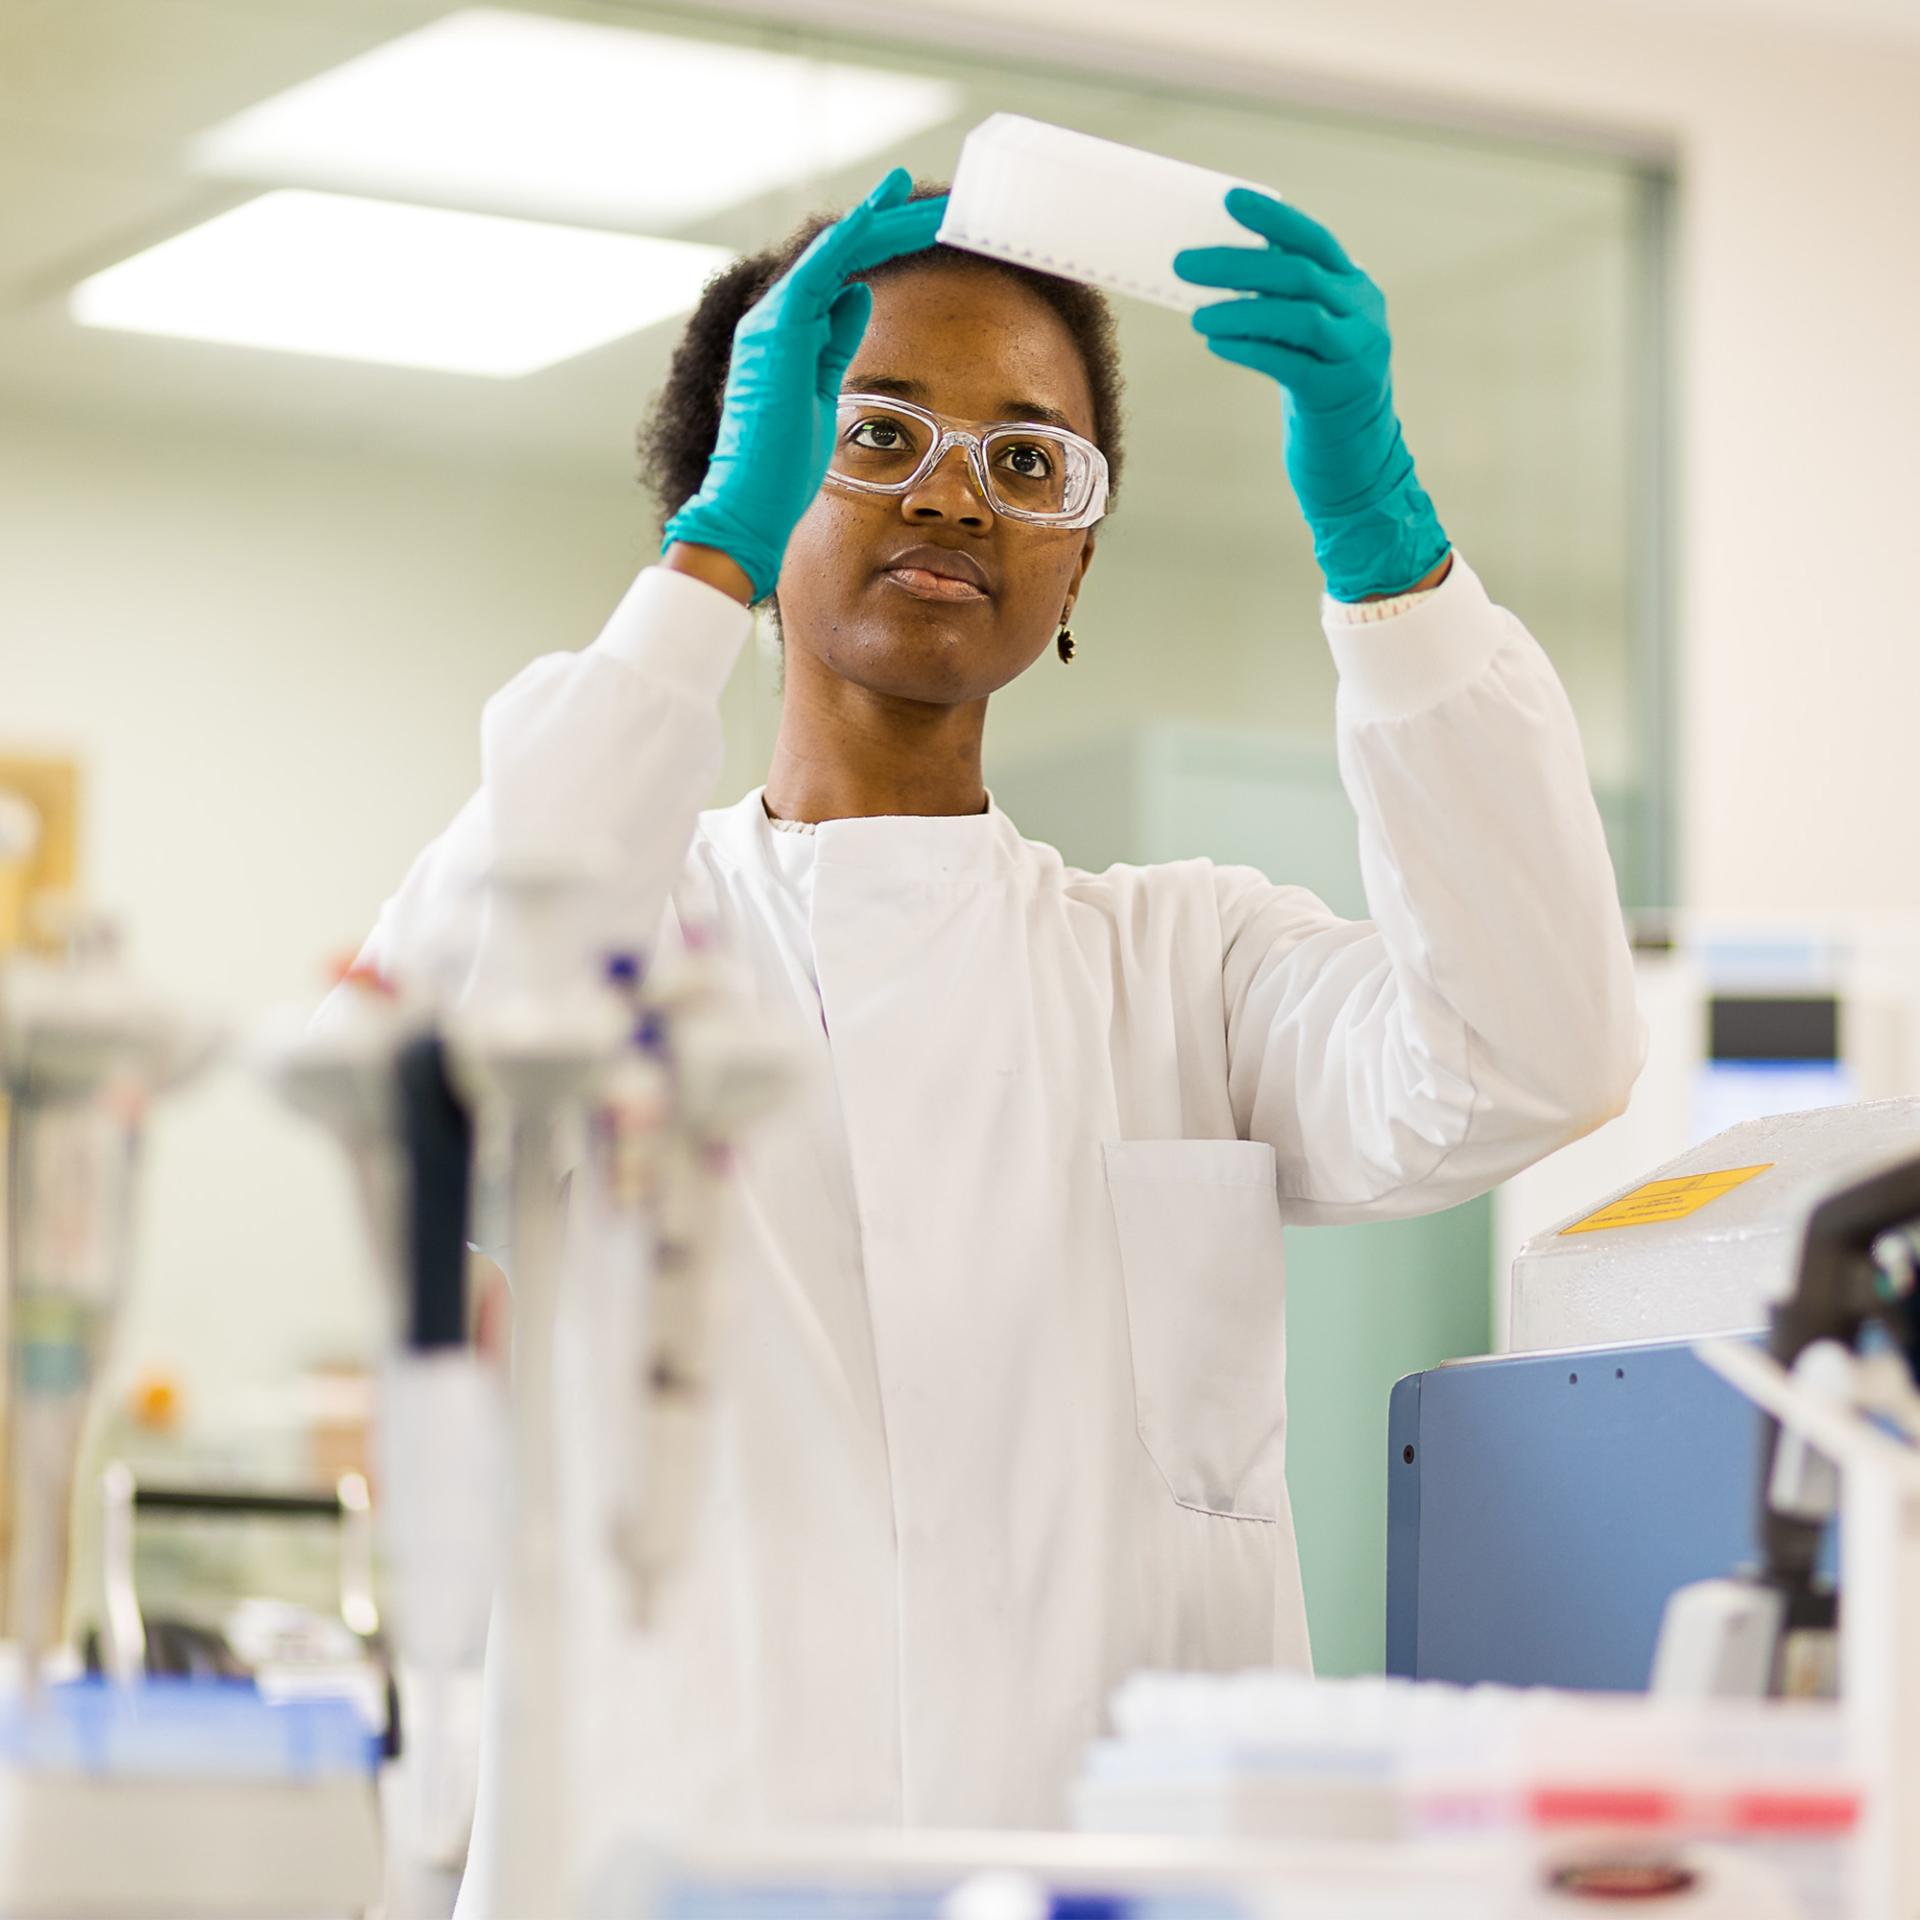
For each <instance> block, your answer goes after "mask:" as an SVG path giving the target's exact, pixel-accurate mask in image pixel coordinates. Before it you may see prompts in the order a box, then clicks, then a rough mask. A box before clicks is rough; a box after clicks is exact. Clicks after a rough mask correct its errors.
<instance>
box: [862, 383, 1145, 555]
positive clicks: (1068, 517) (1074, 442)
mask: <svg viewBox="0 0 1920 1920" xmlns="http://www.w3.org/2000/svg"><path fill="white" fill-rule="evenodd" d="M874 412H881V413H891V414H902V415H905V416H906V417H907V418H908V419H911V420H915V421H918V422H919V423H920V424H921V425H922V426H923V427H924V428H925V429H926V431H927V448H926V451H925V452H924V453H923V454H922V455H921V457H920V459H919V462H918V463H917V464H916V466H915V467H914V469H913V471H912V472H911V473H909V474H907V475H906V476H905V477H904V478H902V479H897V480H878V479H873V478H863V477H861V476H858V475H855V474H850V473H847V472H845V471H843V470H842V469H841V467H840V466H839V465H838V464H837V463H838V462H839V461H840V460H841V458H842V457H843V455H844V453H845V449H846V446H847V439H846V436H847V434H848V432H849V431H850V430H851V428H852V427H854V426H856V425H858V424H860V422H861V420H862V418H863V416H866V415H868V414H870V413H874ZM1009 441H1015V442H1021V441H1024V442H1033V441H1039V442H1041V443H1043V444H1045V445H1046V446H1049V447H1052V448H1054V449H1056V450H1057V457H1058V458H1059V460H1060V462H1061V467H1062V471H1063V472H1064V473H1065V475H1066V476H1067V481H1066V485H1067V487H1068V488H1069V490H1070V491H1069V496H1068V497H1069V504H1068V505H1066V506H1063V507H1061V508H1060V509H1057V510H1053V511H1044V510H1036V509H1034V508H1032V507H1028V506H1022V505H1020V504H1018V503H1017V502H1015V501H1012V500H1009V499H1007V498H1006V496H1005V493H1004V492H1003V490H1002V489H1001V488H1000V487H999V486H998V485H996V484H995V480H994V470H993V467H992V465H991V464H990V459H989V451H988V450H989V448H992V447H997V446H1000V445H1003V444H1005V443H1007V442H1009ZM956 446H957V447H964V448H965V449H966V454H967V468H968V471H969V472H970V473H971V475H972V477H973V484H974V490H975V491H976V492H977V493H978V494H979V495H980V497H981V498H982V499H983V500H985V501H986V502H987V504H988V505H989V506H990V507H991V508H992V509H993V511H994V512H995V513H997V514H1000V515H1003V516H1004V517H1005V518H1007V519H1009V520H1020V521H1025V522H1026V523H1028V524H1029V525H1032V526H1046V527H1069V528H1070V527H1090V526H1092V525H1093V523H1094V522H1095V521H1096V520H1098V519H1099V518H1100V517H1101V516H1102V515H1103V514H1104V513H1105V512H1106V510H1107V457H1106V455H1105V454H1103V453H1102V452H1101V451H1100V449H1099V448H1098V447H1096V446H1095V445H1094V444H1093V442H1092V441H1090V440H1085V439H1082V438H1081V436H1080V435H1079V434H1077V433H1073V432H1071V431H1069V430H1068V429H1067V428H1065V427H1054V426H1044V425H1042V424H1041V423H1040V422H1038V421H1026V420H996V421H992V422H989V423H982V422H979V421H962V420H956V419H955V418H954V417H953V416H952V415H951V414H944V413H935V412H934V411H933V410H932V409H931V408H928V407H922V406H916V405H915V404H914V403H913V402H912V401H911V400H902V399H899V398H898V397H896V396H895V395H893V394H890V393H843V394H842V395H841V396H840V404H839V410H838V413H837V415H836V418H835V423H834V450H833V460H834V462H835V464H831V465H829V467H828V469H827V482H828V484H829V485H832V486H837V487H843V488H845V489H846V490H848V491H849V492H853V493H879V494H896V495H897V494H903V493H909V492H911V491H912V490H913V489H914V488H915V487H917V486H919V485H921V484H922V483H923V482H924V481H925V480H926V478H927V476H928V475H929V474H931V473H932V472H933V471H934V469H935V468H937V467H938V466H939V464H940V462H941V461H942V460H944V459H945V458H946V457H947V452H948V450H949V449H950V448H952V447H956ZM1082 489H1084V491H1085V494H1086V497H1085V499H1084V500H1078V501H1074V500H1073V499H1072V494H1073V493H1074V492H1078V491H1080V490H1082Z"/></svg>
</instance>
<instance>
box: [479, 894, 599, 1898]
mask: <svg viewBox="0 0 1920 1920" xmlns="http://www.w3.org/2000/svg"><path fill="white" fill-rule="evenodd" d="M597 877H598V876H597V875H596V874H594V873H590V872H586V871H583V869H582V868H581V867H580V866H579V865H578V864H571V865H570V864H568V863H566V862H559V861H556V862H543V861H537V860H529V861H526V862H522V863H519V864H516V865H507V864H504V863H503V864H501V865H499V866H497V867H496V868H495V870H494V871H493V873H492V874H491V875H490V876H489V896H488V903H487V910H488V915H489V931H490V935H491V938H492V942H493V946H492V960H493V964H492V965H491V966H490V967H489V968H488V970H487V971H486V972H485V973H484V974H482V975H481V977H480V984H479V985H477V986H476V989H475V992H474V994H473V995H472V997H471V998H470V999H469V1001H468V1002H467V1004H466V1005H465V1006H464V1007H462V1008H461V1010H460V1011H459V1012H457V1013H456V1014H454V1015H453V1016H452V1017H451V1019H450V1021H449V1025H448V1037H449V1042H450V1051H451V1057H452V1060H453V1063H454V1070H455V1077H456V1081H457V1083H458V1084H459V1085H460V1086H461V1087H462V1089H463V1091H464V1092H465V1093H466V1094H467V1096H468V1097H469V1098H470V1099H471V1100H472V1102H473V1103H474V1104H475V1106H476V1107H477V1110H478V1113H479V1116H480V1133H481V1142H482V1154H483V1161H484V1162H485V1163H486V1164H489V1165H491V1166H492V1167H493V1168H495V1169H497V1172H498V1177H499V1178H500V1180H501V1182H502V1184H503V1186H504V1189H505V1193H506V1203H507V1255H506V1260H505V1262H504V1264H505V1267H506V1272H507V1278H508V1280H509V1282H510V1283H511V1285H512V1287H513V1372H512V1389H511V1395H510V1409H511V1410H510V1414H509V1435H510V1440H509V1467H508V1473H507V1488H508V1515H509V1519H508V1529H509V1539H510V1542H511V1551H510V1553H509V1555H508V1556H507V1561H506V1566H505V1569H504V1577H503V1580H502V1587H501V1594H500V1614H501V1630H502V1635H503V1639H504V1640H505V1641H506V1643H507V1644H508V1645H510V1646H511V1647H512V1649H513V1653H512V1657H511V1658H509V1659H508V1660H507V1661H506V1662H505V1663H504V1665H503V1668H502V1673H501V1679H502V1687H501V1691H500V1697H499V1699H498V1701H497V1703H496V1711H497V1715H498V1718H497V1721H496V1724H495V1725H494V1727H493V1729H492V1737H493V1739H494V1740H495V1742H496V1743H497V1750H498V1752H499V1754H500V1758H501V1787H500V1808H501V1832H500V1854H499V1878H498V1894H497V1902H496V1904H497V1907H498V1910H499V1911H500V1912H502V1913H511V1914H520V1913H527V1914H533V1913H539V1914H554V1915H563V1914H566V1913H568V1912H570V1911H572V1907H573V1899H574V1872H575V1859H574V1849H573V1846H572V1837H571V1813H572V1808H571V1804H570V1799H569V1793H568V1782H567V1752H566V1748H567V1711H566V1710H567V1700H568V1694H569V1685H570V1681H569V1676H568V1674H567V1671H566V1663H565V1658H564V1645H563V1640H562V1634H561V1574H560V1536H559V1524H558V1506H559V1498H560V1463H559V1458H558V1444H557V1443H558V1424H559V1423H558V1420H557V1417H556V1407H555V1381H554V1362H555V1316H556V1312H557V1308H558V1297H559V1289H560V1282H561V1270H562V1264H563V1245H562V1242H563V1201H562V1194H561V1186H560V1182H561V1177H562V1172H563V1169H564V1166H565V1164H566V1163H567V1162H568V1161H570V1160H572V1159H574V1158H576V1157H577V1155H576V1152H575V1151H574V1150H575V1149H576V1148H577V1145H578V1142H579V1139H580V1133H581V1129H582V1128H583V1126H584V1123H585V1117H586V1112H587V1107H588V1103H589V1100H590V1099H591V1098H592V1097H593V1096H594V1095H595V1094H596V1092H597V1090H598V1088H599V1086H600V1084H601V1082H602V1080H603V1078H604V1076H605V1075H606V1074H607V1072H608V1070H609V1068H610V1067H611V1066H612V1064H613V1063H614V1062H615V1061H616V1060H617V1059H618V1058H619V1056H620V1053H621V1051H622V1049H623V1048H624V1047H625V1046H626V1044H627V1041H628V1026H629V1015H628V1010H627V1008H626V1006H625V1005H624V1004H623V1002H622V1000H621V998H620V996H619V995H618V994H616V993H615V992H613V991H612V990H611V989H610V988H609V987H608V986H607V985H606V984H605V983H604V982H603V981H602V979H601V977H600V974H599V970H598V968H597V966H596V965H595V964H594V961H593V959H592V956H591V951H590V948H589V947H587V946H586V945H585V944H584V943H583V942H582V940H581V939H580V938H579V937H578V929H579V913H580V908H581V906H582V902H583V896H584V894H585V890H586V888H587V886H588V885H590V884H591V882H592V881H593V880H594V879H596V878H597Z"/></svg>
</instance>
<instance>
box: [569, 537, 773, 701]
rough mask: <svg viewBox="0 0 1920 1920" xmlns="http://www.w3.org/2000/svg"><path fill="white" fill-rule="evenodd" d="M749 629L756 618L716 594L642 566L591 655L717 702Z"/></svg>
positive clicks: (668, 571)
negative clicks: (622, 663)
mask: <svg viewBox="0 0 1920 1920" xmlns="http://www.w3.org/2000/svg"><path fill="white" fill-rule="evenodd" d="M752 628H753V615H752V614H751V613H750V612H749V611H748V610H747V609H746V608H745V607H743V606H742V605H741V604H740V603H739V601H737V600H735V599H734V598H733V597H732V596H731V595H730V594H725V593H722V592H721V591H720V589H719V588H718V587H712V586H709V585H708V584H707V583H706V582H705V581H704V580H696V579H694V577H693V576H692V575H691V574H687V573H676V572H675V571H674V570H673V569H672V568H671V567H645V568H642V569H641V571H640V574H639V576H638V577H637V578H636V579H635V581H634V583H633V585H632V586H630V587H629V588H628V589H627V591H626V594H625V596H624V597H623V598H622V600H621V602H620V604H619V605H618V606H617V607H615V608H614V610H613V616H612V618H611V619H609V620H608V622H607V624H606V626H605V627H604V628H603V629H602V630H601V633H600V637H599V638H598V639H597V640H596V641H594V643H593V645H592V646H591V647H589V648H588V649H587V651H588V652H589V653H593V654H598V655H600V656H601V657H602V658H604V659H611V660H619V661H622V662H624V663H625V664H626V665H627V666H630V667H637V668H639V669H640V670H641V671H642V672H643V673H645V674H647V675H648V676H649V677H650V678H652V679H655V680H664V681H666V682H667V683H668V684H669V685H671V686H673V687H675V688H677V689H679V690H680V691H682V692H684V693H686V694H688V695H690V696H691V697H692V698H693V699H695V700H699V701H709V702H710V701H716V700H718V699H719V698H720V690H721V688H723V687H724V686H725V685H726V684H727V676H728V675H729V674H731V673H732V672H733V663H734V662H735V661H736V660H737V659H738V658H739V657H740V649H741V647H742V646H743V645H744V644H745V642H746V638H747V635H748V633H749V632H750V631H751V630H752Z"/></svg>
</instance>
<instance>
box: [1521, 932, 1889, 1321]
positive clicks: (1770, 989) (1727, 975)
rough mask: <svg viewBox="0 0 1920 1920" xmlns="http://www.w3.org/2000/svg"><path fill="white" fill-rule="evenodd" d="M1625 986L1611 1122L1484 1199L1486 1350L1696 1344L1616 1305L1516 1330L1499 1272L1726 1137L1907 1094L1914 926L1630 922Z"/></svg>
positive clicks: (1533, 1316)
mask: <svg viewBox="0 0 1920 1920" xmlns="http://www.w3.org/2000/svg"><path fill="white" fill-rule="evenodd" d="M1634 974H1635V980H1636V984H1637V987H1638V993H1639V1001H1640V1011H1641V1014H1642V1017H1643V1018H1644V1019H1645V1021H1646V1023H1647V1032H1648V1044H1647V1059H1646V1065H1645V1067H1644V1068H1643V1069H1642V1071H1641V1075H1640V1079H1639V1081H1638V1083H1637V1084H1636V1085H1635V1087H1634V1090H1633V1097H1632V1100H1631V1102H1630V1103H1629V1105H1628V1107H1627V1110H1626V1112H1625V1113H1624V1114H1622V1115H1620V1116H1619V1117H1618V1118H1617V1119H1614V1120H1610V1121H1609V1122H1608V1123H1607V1124H1606V1125H1605V1126H1603V1127H1601V1128H1600V1129H1599V1130H1598V1131H1596V1132H1594V1133H1592V1134H1589V1135H1588V1136H1587V1137H1586V1138H1585V1139H1583V1140H1577V1141H1575V1142H1574V1143H1573V1144H1572V1145H1571V1146H1569V1147H1565V1148H1563V1149H1562V1150H1561V1151H1560V1152H1558V1153H1555V1154H1551V1155H1549V1156H1548V1157H1547V1158H1546V1159H1545V1160H1543V1161H1540V1162H1539V1163H1538V1164H1537V1165H1535V1166H1532V1167H1529V1168H1528V1169H1526V1170H1525V1171H1524V1172H1522V1173H1520V1174H1517V1175H1515V1176H1514V1178H1512V1179H1511V1180H1508V1181H1506V1182H1505V1183H1504V1184H1503V1185H1502V1186H1501V1187H1499V1188H1498V1189H1496V1191H1495V1194H1494V1231H1493V1261H1494V1273H1493V1290H1494V1311H1493V1326H1494V1340H1495V1344H1496V1346H1499V1347H1502V1348H1506V1347H1511V1348H1512V1349H1513V1350H1515V1351H1519V1352H1525V1351H1529V1350H1532V1349H1537V1348H1540V1347H1543V1346H1551V1345H1555V1344H1565V1343H1572V1344H1579V1343H1582V1342H1594V1343H1599V1342H1603V1341H1606V1340H1609V1339H1616V1338H1617V1339H1623V1340H1626V1339H1636V1338H1642V1337H1649V1338H1650V1337H1653V1336H1654V1335H1656V1334H1658V1333H1659V1332H1661V1331H1673V1332H1695V1331H1700V1330H1703V1329H1701V1328H1697V1327H1694V1326H1691V1325H1687V1324H1684V1322H1679V1323H1676V1322H1671V1321H1669V1322H1663V1323H1658V1324H1655V1323H1647V1324H1644V1325H1643V1324H1642V1323H1640V1322H1639V1321H1637V1320H1636V1319H1635V1318H1634V1317H1633V1316H1632V1315H1631V1314H1630V1313H1629V1312H1628V1311H1627V1310H1626V1309H1627V1307H1628V1305H1629V1300H1628V1297H1627V1296H1622V1297H1621V1300H1620V1307H1621V1312H1620V1314H1619V1316H1618V1318H1617V1319H1616V1320H1615V1321H1614V1322H1613V1323H1612V1324H1609V1323H1608V1322H1607V1321H1606V1320H1605V1319H1604V1317H1592V1318H1589V1319H1588V1320H1587V1321H1586V1322H1584V1323H1583V1324H1581V1325H1579V1326H1578V1327H1573V1326H1569V1327H1568V1328H1564V1329H1561V1328H1556V1327H1554V1326H1553V1325H1552V1324H1551V1323H1550V1319H1549V1321H1545V1322H1543V1321H1542V1320H1541V1319H1540V1317H1539V1316H1538V1314H1537V1313H1535V1312H1532V1311H1529V1312H1528V1313H1527V1314H1525V1315H1524V1316H1523V1314H1522V1310H1521V1307H1520V1303H1519V1301H1518V1298H1517V1296H1516V1294H1515V1292H1514V1288H1513V1274H1514V1270H1515V1267H1514V1263H1515V1261H1516V1259H1517V1258H1518V1257H1519V1256H1520V1254H1521V1252H1522V1249H1523V1248H1526V1249H1528V1251H1529V1252H1530V1253H1531V1252H1532V1251H1534V1250H1535V1244H1536V1241H1537V1238H1538V1237H1540V1236H1543V1235H1545V1234H1546V1233H1547V1232H1548V1230H1549V1229H1554V1228H1557V1227H1559V1226H1561V1225H1562V1224H1564V1223H1565V1222H1566V1221H1567V1220H1569V1219H1571V1218H1572V1217H1573V1216H1574V1215H1575V1214H1576V1213H1578V1212H1580V1211H1581V1210H1583V1209H1585V1208H1586V1207H1587V1206H1588V1205H1589V1203H1590V1202H1591V1201H1592V1200H1593V1198H1594V1196H1596V1195H1600V1194H1605V1193H1607V1192H1608V1191H1609V1190H1621V1189H1624V1188H1626V1187H1627V1186H1628V1185H1629V1184H1630V1183H1631V1182H1633V1181H1634V1180H1636V1179H1640V1178H1643V1177H1644V1176H1645V1169H1647V1168H1651V1167H1659V1166H1661V1165H1662V1164H1663V1163H1665V1162H1668V1161H1677V1160H1679V1158H1680V1157H1681V1156H1683V1155H1685V1154H1686V1153H1687V1152H1688V1151H1689V1150H1690V1149H1691V1148H1694V1147H1697V1146H1699V1145H1700V1144H1701V1143H1703V1142H1704V1141H1707V1140H1709V1139H1711V1138H1712V1137H1713V1136H1714V1135H1716V1134H1718V1133H1721V1132H1723V1131H1724V1130H1725V1129H1726V1128H1728V1127H1732V1126H1735V1125H1737V1124H1739V1123H1741V1122H1744V1121H1749V1120H1758V1119H1762V1118H1768V1117H1772V1116H1776V1115H1783V1114H1789V1113H1796V1112H1806V1111H1811V1110H1816V1109H1821V1108H1829V1107H1835V1106H1841V1105H1848V1104H1852V1103H1855V1102H1865V1103H1878V1102H1881V1101H1885V1100H1890V1099H1894V1098H1897V1097H1900V1096H1903V1095H1920V923H1916V922H1913V921H1909V920H1905V919H1900V918H1893V917H1883V918H1876V919H1865V918H1862V919H1856V920H1851V921H1846V922H1833V923H1828V924H1824V925H1799V926H1791V925H1771V926H1768V925H1761V926H1752V925H1744V924H1734V923H1728V922H1717V921H1711V920H1704V919H1699V918H1693V917H1687V916H1671V917H1661V918H1657V919H1643V920H1642V921H1641V923H1640V924H1639V925H1638V926H1637V928H1636V939H1635V954H1634ZM1868 1144H1870V1143H1868ZM1763 1157H1764V1156H1763ZM1746 1324H1748V1325H1758V1324H1759V1321H1758V1320H1753V1319H1750V1320H1748V1321H1747V1322H1746ZM1563 1336H1564V1338H1563Z"/></svg>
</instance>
